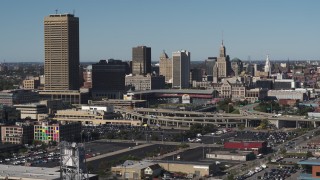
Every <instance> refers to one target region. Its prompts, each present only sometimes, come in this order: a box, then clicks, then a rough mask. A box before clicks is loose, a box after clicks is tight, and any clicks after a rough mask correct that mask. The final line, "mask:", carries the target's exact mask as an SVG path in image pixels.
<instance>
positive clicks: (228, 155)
mask: <svg viewBox="0 0 320 180" xmlns="http://www.w3.org/2000/svg"><path fill="white" fill-rule="evenodd" d="M254 157H255V155H254V154H253V152H252V151H234V152H229V151H213V152H210V153H207V154H206V158H207V159H223V160H231V161H249V160H252V159H254Z"/></svg>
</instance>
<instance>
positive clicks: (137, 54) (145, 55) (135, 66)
mask: <svg viewBox="0 0 320 180" xmlns="http://www.w3.org/2000/svg"><path fill="white" fill-rule="evenodd" d="M148 73H149V74H151V47H146V46H137V47H134V48H132V74H133V75H145V74H148Z"/></svg>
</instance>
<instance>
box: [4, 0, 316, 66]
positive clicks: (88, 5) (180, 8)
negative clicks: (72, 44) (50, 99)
mask: <svg viewBox="0 0 320 180" xmlns="http://www.w3.org/2000/svg"><path fill="white" fill-rule="evenodd" d="M319 6H320V1H312V2H308V3H306V2H304V1H292V0H282V1H279V0H268V1H256V0H244V1H238V0H230V1H212V0H202V1H183V0H175V1H172V0H162V1H148V0H139V1H129V0H122V1H119V0H108V1H104V0H97V1H95V3H92V2H88V1H84V0H77V1H75V0H70V1H62V0H57V1H43V0H29V1H19V5H17V2H16V1H3V2H2V3H1V6H0V20H1V22H2V26H1V34H2V35H3V36H2V37H1V43H0V62H3V61H4V60H6V61H7V62H22V61H24V62H30V61H43V59H44V32H43V31H44V25H43V19H44V17H46V16H48V15H50V14H55V13H56V11H55V10H56V9H57V13H59V14H60V13H61V14H64V13H70V12H71V13H73V12H74V11H75V16H76V17H79V21H80V62H87V61H88V62H97V61H99V60H100V59H109V58H115V59H122V60H124V61H128V60H130V59H131V56H132V47H136V46H139V45H145V46H149V47H151V49H152V59H153V60H154V61H155V60H156V59H158V58H159V56H160V54H161V52H162V51H163V50H166V52H167V54H168V55H169V57H171V53H172V52H174V51H177V50H181V49H185V50H188V51H190V52H191V61H201V60H205V59H206V58H207V57H211V56H213V57H214V56H218V55H219V48H220V46H221V42H222V41H223V42H224V45H225V47H226V53H227V54H228V55H230V59H233V58H235V57H238V58H239V59H241V60H243V61H245V60H248V59H258V60H264V59H265V57H266V55H267V54H270V59H271V60H272V59H277V60H281V59H283V60H286V59H288V58H289V59H298V60H309V59H312V60H317V59H320V53H319V46H320V45H319V43H318V42H320V34H319V32H320V31H319V30H320V23H316V22H318V17H320V11H319V10H318V9H317V8H318V7H319Z"/></svg>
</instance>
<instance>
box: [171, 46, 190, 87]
mask: <svg viewBox="0 0 320 180" xmlns="http://www.w3.org/2000/svg"><path fill="white" fill-rule="evenodd" d="M189 80H190V52H188V51H186V50H182V51H177V52H173V53H172V87H173V88H180V89H183V88H189V85H190V84H189Z"/></svg>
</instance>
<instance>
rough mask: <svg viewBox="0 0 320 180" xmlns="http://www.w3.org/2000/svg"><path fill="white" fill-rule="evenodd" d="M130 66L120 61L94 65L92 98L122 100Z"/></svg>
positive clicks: (104, 61) (101, 61)
mask: <svg viewBox="0 0 320 180" xmlns="http://www.w3.org/2000/svg"><path fill="white" fill-rule="evenodd" d="M127 67H128V64H127V63H126V62H122V61H120V60H113V59H109V60H108V61H106V60H100V62H99V63H96V64H93V65H92V96H93V98H94V99H101V98H111V99H115V98H121V97H122V94H123V93H124V91H125V75H126V74H125V73H126V70H127Z"/></svg>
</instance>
